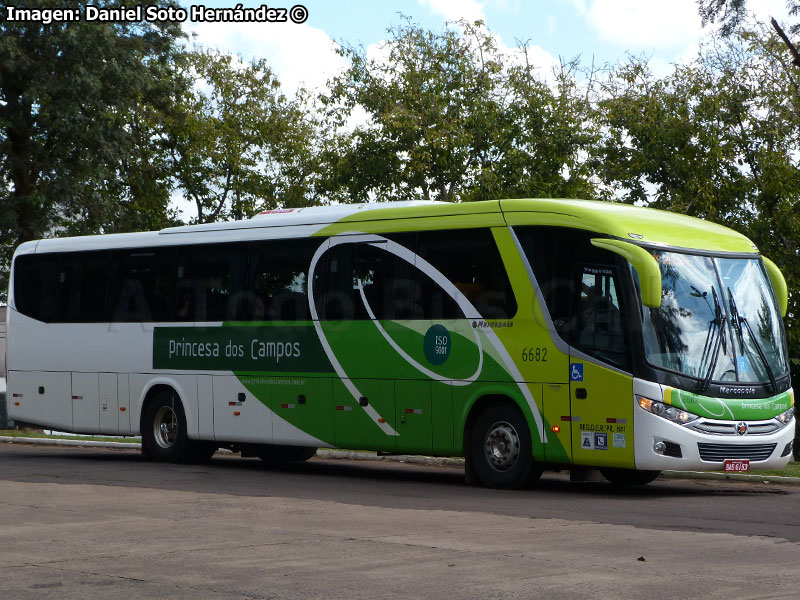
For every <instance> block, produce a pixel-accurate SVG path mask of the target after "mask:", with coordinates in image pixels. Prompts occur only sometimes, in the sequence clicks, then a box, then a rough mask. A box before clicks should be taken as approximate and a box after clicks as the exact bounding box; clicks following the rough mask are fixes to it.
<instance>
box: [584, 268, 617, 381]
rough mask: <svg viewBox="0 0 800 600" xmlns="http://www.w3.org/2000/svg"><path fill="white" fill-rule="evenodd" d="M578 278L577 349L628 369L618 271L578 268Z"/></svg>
mask: <svg viewBox="0 0 800 600" xmlns="http://www.w3.org/2000/svg"><path fill="white" fill-rule="evenodd" d="M576 276H577V277H578V278H579V289H580V293H579V301H578V311H577V320H578V327H577V331H578V335H577V341H576V343H575V345H576V347H578V348H580V349H581V350H583V351H584V352H586V353H587V354H590V355H593V356H597V357H599V358H602V359H604V360H606V361H608V362H611V363H613V364H616V365H620V366H625V365H626V364H627V358H626V357H627V351H626V347H625V333H624V330H623V318H622V310H621V307H620V302H619V297H618V293H617V290H618V289H619V286H618V284H617V277H616V272H615V270H614V269H610V268H607V267H602V266H591V265H579V266H578V268H577V275H576Z"/></svg>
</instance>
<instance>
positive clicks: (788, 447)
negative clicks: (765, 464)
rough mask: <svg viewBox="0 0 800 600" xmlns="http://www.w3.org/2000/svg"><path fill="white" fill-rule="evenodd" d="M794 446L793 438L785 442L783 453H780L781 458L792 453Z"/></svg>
mask: <svg viewBox="0 0 800 600" xmlns="http://www.w3.org/2000/svg"><path fill="white" fill-rule="evenodd" d="M793 447H794V440H792V441H791V442H789V443H788V444H786V447H785V448H784V449H783V453H782V454H781V458H783V457H784V456H789V455H790V454H791V453H792V448H793Z"/></svg>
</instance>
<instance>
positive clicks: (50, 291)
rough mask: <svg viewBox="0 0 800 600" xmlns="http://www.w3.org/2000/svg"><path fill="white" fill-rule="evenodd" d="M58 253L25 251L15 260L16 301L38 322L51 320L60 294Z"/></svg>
mask: <svg viewBox="0 0 800 600" xmlns="http://www.w3.org/2000/svg"><path fill="white" fill-rule="evenodd" d="M57 275H58V254H23V255H22V256H18V257H17V258H16V260H15V261H14V304H15V305H16V309H17V310H18V311H19V312H21V313H22V314H23V315H26V316H28V317H30V318H32V319H36V320H37V321H44V322H50V321H51V320H52V319H53V306H54V304H55V302H54V301H55V297H56V279H57Z"/></svg>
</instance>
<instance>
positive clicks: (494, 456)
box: [483, 421, 520, 471]
mask: <svg viewBox="0 0 800 600" xmlns="http://www.w3.org/2000/svg"><path fill="white" fill-rule="evenodd" d="M483 449H484V452H485V453H486V460H488V461H489V464H490V465H491V466H492V467H494V468H495V469H496V470H497V471H510V470H511V469H513V468H514V465H516V464H517V461H518V460H519V452H520V442H519V434H518V433H517V430H516V429H514V426H513V425H512V424H511V423H509V422H507V421H498V422H497V423H495V424H494V425H492V426H491V427H489V430H488V432H487V434H486V439H485V440H484V442H483Z"/></svg>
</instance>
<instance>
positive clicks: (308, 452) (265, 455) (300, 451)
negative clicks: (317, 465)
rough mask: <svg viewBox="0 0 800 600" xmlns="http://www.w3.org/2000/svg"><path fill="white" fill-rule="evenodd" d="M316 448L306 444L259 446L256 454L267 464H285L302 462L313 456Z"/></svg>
mask: <svg viewBox="0 0 800 600" xmlns="http://www.w3.org/2000/svg"><path fill="white" fill-rule="evenodd" d="M316 454H317V449H316V448H313V447H308V446H273V445H269V444H264V445H263V446H260V447H259V449H258V451H257V455H258V458H260V459H261V460H262V461H264V462H265V463H266V464H268V465H285V464H286V463H291V462H303V461H306V460H309V459H310V458H313V457H314V456H315V455H316Z"/></svg>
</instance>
